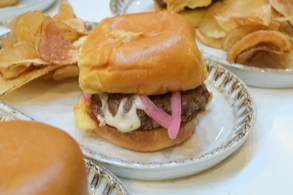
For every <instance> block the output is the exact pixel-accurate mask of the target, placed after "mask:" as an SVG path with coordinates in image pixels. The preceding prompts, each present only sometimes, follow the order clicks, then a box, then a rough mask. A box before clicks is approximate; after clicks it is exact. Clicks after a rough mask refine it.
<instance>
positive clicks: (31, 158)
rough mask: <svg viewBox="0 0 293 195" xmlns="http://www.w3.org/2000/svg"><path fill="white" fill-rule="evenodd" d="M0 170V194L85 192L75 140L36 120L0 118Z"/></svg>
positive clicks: (82, 165) (83, 171)
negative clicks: (4, 119)
mask: <svg viewBox="0 0 293 195" xmlns="http://www.w3.org/2000/svg"><path fill="white" fill-rule="evenodd" d="M0 173H1V174H0V194H1V195H15V194H17V195H27V194H29V195H40V194H60V195H61V194H62V195H73V194H74V195H87V194H88V187H87V175H86V168H85V163H84V161H83V155H82V153H81V150H80V148H79V146H78V144H77V143H76V142H75V141H74V140H73V139H72V138H71V137H70V136H69V135H68V134H67V133H65V132H64V131H62V130H59V129H57V128H54V127H51V126H48V125H45V124H42V123H38V122H29V121H9V122H0Z"/></svg>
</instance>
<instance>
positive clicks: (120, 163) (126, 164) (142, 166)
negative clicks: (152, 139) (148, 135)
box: [80, 60, 257, 170]
mask: <svg viewBox="0 0 293 195" xmlns="http://www.w3.org/2000/svg"><path fill="white" fill-rule="evenodd" d="M206 62H207V65H208V66H211V67H216V68H219V69H220V70H221V71H223V72H225V73H229V75H231V76H232V77H233V78H234V79H236V80H237V82H238V83H240V84H241V85H242V89H243V91H245V92H246V94H247V95H248V97H247V98H249V99H250V100H251V105H252V109H253V115H252V120H251V122H250V124H249V125H250V126H249V128H248V130H246V133H245V135H244V136H243V137H241V138H240V139H239V140H238V141H236V140H234V139H236V138H237V136H238V134H237V136H235V137H234V138H233V139H231V140H232V141H231V142H232V143H231V142H229V143H228V144H226V145H225V146H220V147H218V148H216V149H214V150H212V151H211V152H208V153H204V154H202V156H200V157H193V158H188V159H185V160H178V161H177V160H175V161H174V160H173V161H167V162H149V163H143V162H135V161H126V160H122V159H118V158H112V157H107V156H105V155H103V154H98V153H95V152H93V151H91V150H90V149H88V148H86V147H84V146H82V145H80V148H81V150H82V152H83V154H84V156H87V157H89V158H94V159H95V160H97V161H99V162H101V163H105V164H109V165H112V166H116V167H121V168H132V169H133V168H135V169H138V170H146V169H162V168H163V169H164V168H172V167H182V166H188V165H192V164H197V163H201V162H204V161H207V160H210V159H213V158H217V157H218V156H219V155H221V154H223V153H226V152H229V151H230V150H233V149H234V147H237V146H238V147H239V146H241V145H242V144H243V142H244V141H245V140H246V139H247V138H248V136H249V134H250V133H251V131H252V129H253V127H254V125H255V122H256V117H257V108H256V102H255V100H254V97H253V96H252V95H251V93H250V90H249V88H248V87H247V86H246V84H245V83H244V82H243V81H242V80H240V79H239V78H238V77H237V76H236V75H235V74H234V73H232V72H231V71H229V70H227V69H226V68H225V67H223V66H221V65H219V64H218V63H216V62H213V61H208V60H206Z"/></svg>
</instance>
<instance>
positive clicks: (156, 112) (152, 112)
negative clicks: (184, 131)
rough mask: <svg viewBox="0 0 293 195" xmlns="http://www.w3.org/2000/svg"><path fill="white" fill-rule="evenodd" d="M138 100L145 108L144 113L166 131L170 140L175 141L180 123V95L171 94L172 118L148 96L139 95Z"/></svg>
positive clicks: (176, 93)
mask: <svg viewBox="0 0 293 195" xmlns="http://www.w3.org/2000/svg"><path fill="white" fill-rule="evenodd" d="M139 98H140V100H141V102H142V103H143V104H144V106H145V108H144V111H145V113H146V114H147V115H148V116H149V117H151V118H152V119H154V120H155V121H156V122H157V123H159V125H161V126H162V127H164V128H166V129H168V134H169V137H170V138H171V139H176V137H177V134H178V132H179V128H180V123H181V93H180V92H173V94H172V97H171V109H172V116H170V115H169V114H167V113H165V112H164V111H162V110H161V109H160V108H158V107H157V106H156V105H155V104H154V103H153V102H152V100H151V99H150V98H149V97H148V96H145V95H139Z"/></svg>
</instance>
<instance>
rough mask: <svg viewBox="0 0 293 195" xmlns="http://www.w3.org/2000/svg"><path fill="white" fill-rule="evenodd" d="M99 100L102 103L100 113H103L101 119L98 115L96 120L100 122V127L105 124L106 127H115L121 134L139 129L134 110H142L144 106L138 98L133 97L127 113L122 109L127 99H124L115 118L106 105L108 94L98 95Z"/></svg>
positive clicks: (137, 118) (139, 122)
mask: <svg viewBox="0 0 293 195" xmlns="http://www.w3.org/2000/svg"><path fill="white" fill-rule="evenodd" d="M99 97H100V100H101V102H102V108H101V111H102V113H104V116H105V117H103V116H102V115H98V116H97V118H98V120H99V121H100V125H101V124H103V123H104V122H106V123H107V124H108V125H110V126H113V127H116V128H117V129H118V130H119V131H121V132H130V131H133V130H135V129H137V128H139V127H140V125H141V121H140V119H139V117H138V116H137V113H136V109H141V110H143V109H144V105H143V104H142V102H141V101H140V98H139V97H138V96H137V95H135V96H134V100H133V102H132V107H131V109H130V110H129V112H127V113H124V111H123V107H124V104H125V103H126V101H127V99H126V98H124V99H122V100H121V102H120V105H119V108H118V111H117V113H116V115H115V116H113V115H112V114H111V113H110V111H109V109H108V105H107V101H108V94H106V93H103V94H100V95H99Z"/></svg>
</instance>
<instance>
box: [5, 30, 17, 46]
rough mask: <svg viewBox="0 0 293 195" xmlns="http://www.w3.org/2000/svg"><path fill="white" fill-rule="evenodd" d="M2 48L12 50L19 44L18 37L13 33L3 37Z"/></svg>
mask: <svg viewBox="0 0 293 195" xmlns="http://www.w3.org/2000/svg"><path fill="white" fill-rule="evenodd" d="M1 42H2V48H4V49H8V48H12V47H13V45H14V44H16V43H17V42H18V38H17V36H15V34H14V33H13V32H10V33H8V34H7V35H5V36H3V37H1Z"/></svg>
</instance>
